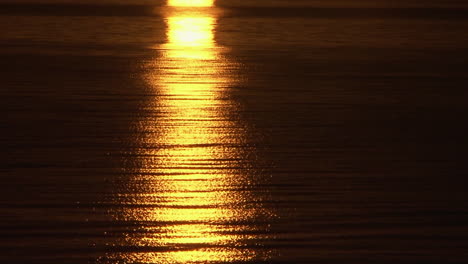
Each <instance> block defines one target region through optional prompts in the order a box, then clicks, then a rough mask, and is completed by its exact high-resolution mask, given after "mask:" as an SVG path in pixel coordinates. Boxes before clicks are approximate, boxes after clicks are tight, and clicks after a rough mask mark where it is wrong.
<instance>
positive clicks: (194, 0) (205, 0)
mask: <svg viewBox="0 0 468 264" xmlns="http://www.w3.org/2000/svg"><path fill="white" fill-rule="evenodd" d="M168 5H169V6H200V7H203V6H213V5H214V0H168Z"/></svg>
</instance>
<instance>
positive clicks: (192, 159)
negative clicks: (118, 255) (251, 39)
mask: <svg viewBox="0 0 468 264" xmlns="http://www.w3.org/2000/svg"><path fill="white" fill-rule="evenodd" d="M213 3H214V1H209V0H185V1H184V0H168V6H173V7H177V6H185V7H190V6H192V7H210V6H213ZM195 9H196V8H195ZM193 12H194V13H193V14H194V15H193V16H191V15H190V10H189V11H187V10H184V12H182V13H181V14H180V15H179V14H178V13H177V11H174V10H172V11H171V12H169V14H170V16H168V17H166V19H165V20H166V23H167V33H166V34H167V43H165V44H163V45H162V46H161V47H160V50H162V53H163V54H162V55H161V56H160V58H159V59H158V62H157V63H156V64H157V65H158V71H157V72H156V73H154V74H150V77H148V80H149V82H150V85H151V86H152V87H153V89H154V90H155V93H157V94H158V100H157V101H155V102H154V104H153V105H152V106H151V108H152V109H156V110H157V112H158V113H159V114H158V116H157V118H156V119H154V118H151V119H148V120H147V121H145V122H144V124H143V125H142V126H143V127H144V129H145V130H146V131H150V132H151V133H148V136H147V138H145V139H144V141H145V143H146V144H149V145H156V146H157V147H156V148H150V149H149V150H148V149H146V150H143V151H142V153H140V154H141V155H143V156H149V157H150V158H147V159H145V160H144V161H143V163H144V164H143V168H142V169H141V174H140V175H139V177H141V179H138V180H137V181H139V182H143V183H142V184H141V185H143V186H144V187H142V188H141V189H142V190H144V192H143V191H140V193H139V195H138V197H137V201H136V202H137V203H138V204H139V206H138V207H129V208H127V209H126V211H125V212H124V213H123V214H124V215H125V218H126V220H131V221H137V222H144V223H146V224H145V225H144V231H143V232H142V233H141V235H139V236H133V237H131V238H129V240H130V243H131V244H132V245H134V246H137V247H138V246H140V247H150V248H154V249H155V250H154V251H152V250H148V251H145V252H140V253H137V252H134V253H131V254H130V253H127V255H126V257H125V258H126V259H127V260H128V261H129V262H133V261H136V262H138V263H214V262H237V261H247V260H251V259H257V258H259V257H260V253H259V252H254V251H253V250H251V249H248V247H246V246H245V243H246V241H248V240H255V239H260V237H259V235H258V233H259V232H258V230H255V228H254V227H252V225H251V224H250V222H251V221H253V220H254V219H256V218H258V217H259V214H261V212H260V211H261V208H257V207H258V204H257V205H255V206H252V205H251V204H252V201H253V200H254V198H253V197H252V194H251V193H250V192H249V191H247V190H248V188H246V186H248V185H249V184H250V182H249V177H248V176H247V175H246V171H247V169H246V168H245V167H246V163H247V162H248V161H247V158H246V157H245V156H244V155H245V154H246V153H245V152H246V151H248V150H245V148H246V147H245V146H246V145H247V144H245V140H246V139H245V138H246V135H245V129H244V126H243V125H242V124H241V123H240V122H239V121H238V120H236V118H233V115H232V112H233V110H235V108H236V104H235V103H234V102H233V101H232V100H230V99H229V96H228V95H227V90H228V87H232V85H233V84H234V83H235V78H234V77H233V75H232V73H231V71H230V69H232V68H233V67H235V64H234V63H232V62H230V61H229V60H227V59H225V58H224V57H223V56H222V54H221V51H222V47H219V46H218V45H217V44H216V42H215V38H214V31H215V26H216V17H215V16H214V15H213V14H211V15H210V13H207V14H205V15H203V14H201V13H200V11H197V10H195V11H193ZM249 202H250V203H249ZM249 204H250V205H249ZM256 233H257V235H253V234H256Z"/></svg>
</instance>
